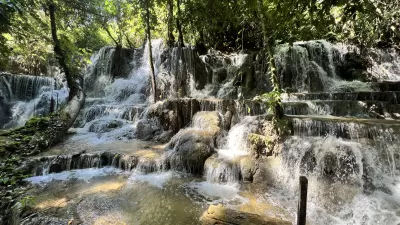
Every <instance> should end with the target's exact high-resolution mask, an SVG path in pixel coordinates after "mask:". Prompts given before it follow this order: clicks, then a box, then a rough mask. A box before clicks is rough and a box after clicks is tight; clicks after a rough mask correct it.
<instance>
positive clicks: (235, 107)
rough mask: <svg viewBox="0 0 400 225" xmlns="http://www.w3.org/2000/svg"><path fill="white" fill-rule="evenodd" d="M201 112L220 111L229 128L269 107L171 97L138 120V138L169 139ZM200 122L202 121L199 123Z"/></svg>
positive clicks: (251, 103) (243, 102) (151, 108)
mask: <svg viewBox="0 0 400 225" xmlns="http://www.w3.org/2000/svg"><path fill="white" fill-rule="evenodd" d="M202 111H218V112H220V113H221V114H222V115H223V121H224V123H223V124H222V126H223V127H222V128H223V129H225V130H229V129H230V128H231V126H233V125H235V123H237V120H238V118H239V117H241V116H249V115H259V114H263V113H266V112H267V110H266V107H265V106H264V105H263V104H262V103H259V102H255V101H239V100H227V99H218V100H208V99H193V98H181V99H168V100H165V101H162V102H157V103H156V104H154V105H151V106H150V107H149V109H148V111H147V117H146V119H143V120H141V121H139V123H138V131H137V135H136V136H137V137H138V138H140V139H143V140H156V141H161V142H167V141H168V140H170V138H171V137H172V136H173V135H174V134H176V133H177V132H178V131H179V130H180V129H182V128H184V127H187V126H188V125H189V124H190V122H191V121H192V118H193V116H194V115H195V114H196V113H198V112H202ZM197 125H200V124H197Z"/></svg>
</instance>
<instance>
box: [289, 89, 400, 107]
mask: <svg viewBox="0 0 400 225" xmlns="http://www.w3.org/2000/svg"><path fill="white" fill-rule="evenodd" d="M398 99H399V100H400V91H393V92H391V91H388V92H339V93H326V92H322V93H284V94H282V100H283V101H284V102H293V101H307V100H353V101H381V102H387V103H389V104H399V103H400V102H399V100H398Z"/></svg>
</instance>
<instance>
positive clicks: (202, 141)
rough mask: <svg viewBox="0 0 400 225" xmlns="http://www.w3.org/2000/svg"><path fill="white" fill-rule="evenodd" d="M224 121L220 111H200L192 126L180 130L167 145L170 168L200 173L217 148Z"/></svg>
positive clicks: (167, 160)
mask: <svg viewBox="0 0 400 225" xmlns="http://www.w3.org/2000/svg"><path fill="white" fill-rule="evenodd" d="M221 125H222V121H221V118H220V116H219V114H218V112H199V113H197V114H196V115H195V116H194V117H193V125H192V127H190V128H187V129H183V130H181V131H179V132H178V133H177V134H176V135H175V136H174V137H173V138H172V140H171V141H170V142H169V144H168V146H167V147H166V149H165V150H166V164H167V167H168V168H172V169H175V170H181V171H182V170H183V171H186V172H190V173H194V174H200V173H202V172H203V168H204V163H205V161H206V159H207V158H208V157H210V156H211V155H212V154H213V152H214V148H215V142H216V138H217V136H218V135H219V134H220V132H221Z"/></svg>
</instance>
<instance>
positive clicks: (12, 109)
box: [0, 74, 68, 128]
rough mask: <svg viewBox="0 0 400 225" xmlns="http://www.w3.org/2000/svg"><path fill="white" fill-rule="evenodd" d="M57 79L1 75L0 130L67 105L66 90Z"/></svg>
mask: <svg viewBox="0 0 400 225" xmlns="http://www.w3.org/2000/svg"><path fill="white" fill-rule="evenodd" d="M65 86H66V85H65V84H63V83H62V82H61V81H60V79H59V78H50V77H39V76H28V75H11V74H0V101H1V105H2V107H1V109H0V128H13V127H18V126H22V125H24V124H25V122H26V121H27V120H28V119H29V118H30V117H32V116H34V115H43V116H44V115H48V114H50V105H51V99H53V100H54V104H55V105H54V106H55V110H57V108H60V107H61V106H62V105H63V104H64V103H66V101H67V98H68V89H67V88H65Z"/></svg>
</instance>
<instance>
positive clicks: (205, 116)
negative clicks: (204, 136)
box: [193, 111, 221, 136]
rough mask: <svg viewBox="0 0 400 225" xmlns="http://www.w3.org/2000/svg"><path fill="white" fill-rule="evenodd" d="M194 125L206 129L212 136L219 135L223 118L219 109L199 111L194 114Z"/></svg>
mask: <svg viewBox="0 0 400 225" xmlns="http://www.w3.org/2000/svg"><path fill="white" fill-rule="evenodd" d="M193 127H195V128H198V129H201V130H206V131H208V132H210V134H211V135H212V136H215V135H217V134H218V133H219V132H220V131H221V118H220V115H219V113H218V112H217V111H213V112H207V111H203V112H198V113H196V114H195V115H194V116H193Z"/></svg>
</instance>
